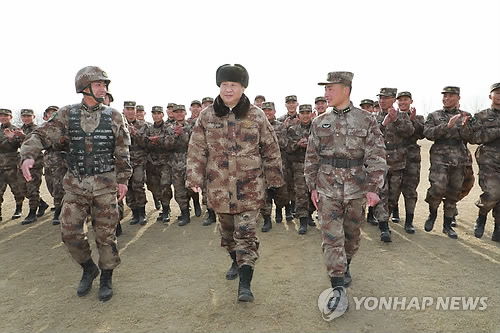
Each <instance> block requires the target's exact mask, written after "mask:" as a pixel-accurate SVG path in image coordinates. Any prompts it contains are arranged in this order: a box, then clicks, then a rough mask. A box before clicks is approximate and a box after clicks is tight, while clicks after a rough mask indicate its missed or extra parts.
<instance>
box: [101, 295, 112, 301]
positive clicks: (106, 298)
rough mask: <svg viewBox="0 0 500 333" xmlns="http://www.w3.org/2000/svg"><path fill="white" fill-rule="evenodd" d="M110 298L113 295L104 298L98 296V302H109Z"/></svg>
mask: <svg viewBox="0 0 500 333" xmlns="http://www.w3.org/2000/svg"><path fill="white" fill-rule="evenodd" d="M111 297H113V294H111V295H109V296H106V297H101V296H100V295H99V300H100V301H101V302H107V301H109V300H110V299H111Z"/></svg>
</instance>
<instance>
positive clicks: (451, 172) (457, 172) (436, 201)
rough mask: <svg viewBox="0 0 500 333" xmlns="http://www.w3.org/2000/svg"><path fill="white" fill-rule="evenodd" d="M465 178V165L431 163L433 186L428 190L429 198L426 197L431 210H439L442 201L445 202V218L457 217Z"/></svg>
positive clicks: (431, 183) (430, 173)
mask: <svg viewBox="0 0 500 333" xmlns="http://www.w3.org/2000/svg"><path fill="white" fill-rule="evenodd" d="M464 177H465V166H464V165H458V166H452V165H447V164H443V163H431V167H430V169H429V183H430V185H431V186H430V187H429V188H428V189H427V196H426V197H425V201H426V202H427V203H428V204H429V209H430V210H435V209H436V210H437V209H438V208H439V205H440V204H441V201H443V202H444V216H445V217H453V216H455V212H456V208H457V202H458V199H459V196H460V192H461V191H462V184H463V182H464ZM443 198H444V200H443Z"/></svg>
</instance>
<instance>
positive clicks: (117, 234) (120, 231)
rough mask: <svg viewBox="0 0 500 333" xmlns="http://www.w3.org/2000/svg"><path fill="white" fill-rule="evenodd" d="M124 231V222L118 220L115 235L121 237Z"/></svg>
mask: <svg viewBox="0 0 500 333" xmlns="http://www.w3.org/2000/svg"><path fill="white" fill-rule="evenodd" d="M122 233H123V230H122V224H121V223H120V221H118V224H117V225H116V230H115V235H116V237H119V236H120V235H121V234H122Z"/></svg>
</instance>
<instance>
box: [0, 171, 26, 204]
mask: <svg viewBox="0 0 500 333" xmlns="http://www.w3.org/2000/svg"><path fill="white" fill-rule="evenodd" d="M21 177H22V174H21V171H20V170H19V169H17V168H15V169H14V168H12V169H0V206H1V205H2V203H3V195H4V193H5V190H6V189H7V185H9V187H10V191H11V192H12V194H13V195H14V199H15V200H16V205H20V204H22V203H23V200H24V192H23V191H22V189H21V186H20V182H21V181H22V179H21Z"/></svg>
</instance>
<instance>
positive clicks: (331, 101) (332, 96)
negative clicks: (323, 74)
mask: <svg viewBox="0 0 500 333" xmlns="http://www.w3.org/2000/svg"><path fill="white" fill-rule="evenodd" d="M325 98H326V100H327V101H328V106H332V107H339V106H341V105H342V104H344V103H345V102H346V99H347V100H349V88H348V87H346V86H344V85H342V84H340V83H332V84H327V85H326V86H325Z"/></svg>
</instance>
